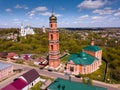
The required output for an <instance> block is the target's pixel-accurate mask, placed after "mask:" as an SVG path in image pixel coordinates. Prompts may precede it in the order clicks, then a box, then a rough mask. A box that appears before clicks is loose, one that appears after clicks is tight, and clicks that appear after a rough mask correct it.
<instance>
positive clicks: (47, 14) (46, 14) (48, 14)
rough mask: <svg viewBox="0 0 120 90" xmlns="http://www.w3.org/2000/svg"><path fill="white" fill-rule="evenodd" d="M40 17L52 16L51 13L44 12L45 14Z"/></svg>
mask: <svg viewBox="0 0 120 90" xmlns="http://www.w3.org/2000/svg"><path fill="white" fill-rule="evenodd" d="M40 15H43V16H50V15H51V13H50V12H43V13H41V14H40Z"/></svg>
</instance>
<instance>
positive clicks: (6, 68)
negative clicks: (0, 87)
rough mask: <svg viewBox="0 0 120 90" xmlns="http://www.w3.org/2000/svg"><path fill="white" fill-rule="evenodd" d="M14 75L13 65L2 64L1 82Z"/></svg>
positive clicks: (0, 64) (0, 63) (0, 69)
mask: <svg viewBox="0 0 120 90" xmlns="http://www.w3.org/2000/svg"><path fill="white" fill-rule="evenodd" d="M12 74H13V66H12V65H11V64H6V63H2V62H0V80H2V79H4V78H6V77H8V76H9V75H12Z"/></svg>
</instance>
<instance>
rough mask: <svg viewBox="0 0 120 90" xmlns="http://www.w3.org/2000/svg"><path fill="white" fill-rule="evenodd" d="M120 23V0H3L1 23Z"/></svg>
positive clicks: (110, 25)
mask: <svg viewBox="0 0 120 90" xmlns="http://www.w3.org/2000/svg"><path fill="white" fill-rule="evenodd" d="M52 9H53V10H54V14H55V15H56V16H57V18H58V21H57V22H58V26H59V27H120V0H0V27H20V25H21V22H23V23H24V25H27V24H30V25H31V26H32V27H42V26H43V25H44V26H46V27H49V16H50V15H51V11H52Z"/></svg>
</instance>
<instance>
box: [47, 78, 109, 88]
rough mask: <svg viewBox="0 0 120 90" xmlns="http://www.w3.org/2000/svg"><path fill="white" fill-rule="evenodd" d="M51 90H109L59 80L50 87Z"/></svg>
mask: <svg viewBox="0 0 120 90" xmlns="http://www.w3.org/2000/svg"><path fill="white" fill-rule="evenodd" d="M48 89H49V90H107V89H106V88H102V87H97V86H91V85H87V84H82V83H79V82H74V81H70V80H65V79H61V78H57V79H56V80H55V81H54V82H53V83H52V84H51V85H50V86H49V87H48Z"/></svg>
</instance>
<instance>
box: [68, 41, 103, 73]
mask: <svg viewBox="0 0 120 90" xmlns="http://www.w3.org/2000/svg"><path fill="white" fill-rule="evenodd" d="M101 63H102V50H101V49H100V48H99V47H98V46H96V45H94V40H92V41H91V45H88V46H86V47H84V48H83V51H82V52H80V53H78V54H71V55H70V57H69V58H68V62H67V66H66V72H67V73H69V74H74V75H78V74H89V73H92V72H94V71H96V70H98V69H99V66H100V65H101Z"/></svg>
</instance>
